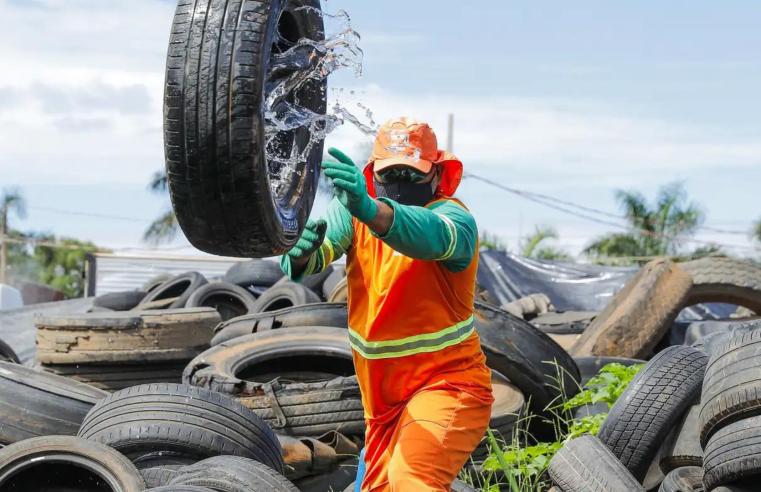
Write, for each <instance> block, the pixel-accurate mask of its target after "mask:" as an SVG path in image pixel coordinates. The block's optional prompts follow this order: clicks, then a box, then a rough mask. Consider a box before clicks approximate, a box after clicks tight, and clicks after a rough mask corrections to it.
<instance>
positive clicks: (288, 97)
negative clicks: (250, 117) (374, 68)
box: [263, 7, 378, 196]
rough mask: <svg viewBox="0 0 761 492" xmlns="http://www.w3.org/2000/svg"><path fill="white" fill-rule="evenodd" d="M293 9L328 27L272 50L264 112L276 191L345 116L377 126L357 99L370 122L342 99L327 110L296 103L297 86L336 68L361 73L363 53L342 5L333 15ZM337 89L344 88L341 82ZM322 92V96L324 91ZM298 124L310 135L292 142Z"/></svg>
mask: <svg viewBox="0 0 761 492" xmlns="http://www.w3.org/2000/svg"><path fill="white" fill-rule="evenodd" d="M296 10H297V11H298V10H309V11H311V12H314V13H317V14H318V15H320V16H322V18H323V21H324V22H325V24H326V32H325V39H324V40H322V41H315V40H311V39H306V38H302V39H300V40H298V42H296V43H295V44H293V43H290V44H291V46H290V47H289V48H288V49H287V50H286V51H284V52H282V53H275V54H273V55H272V59H271V63H270V71H269V73H268V78H267V87H266V97H265V101H264V104H263V105H264V107H263V113H264V117H265V131H264V136H265V144H266V153H267V162H268V165H269V170H270V185H271V188H272V192H273V194H275V195H276V196H277V195H278V194H279V193H278V192H279V190H280V189H281V188H287V187H288V185H289V182H290V178H291V177H292V176H295V175H299V172H298V171H297V169H298V168H299V167H300V165H301V164H302V163H303V162H305V161H306V160H307V158H308V156H309V155H310V153H311V152H312V150H313V149H314V148H315V146H316V145H318V144H319V143H320V142H322V141H323V140H324V139H325V137H326V136H327V135H328V134H329V133H331V132H332V131H334V130H335V129H336V128H338V127H339V126H341V125H343V124H344V123H345V122H349V123H350V124H352V125H354V126H356V127H357V128H358V129H359V130H360V131H361V132H362V133H364V134H365V135H375V134H376V133H377V130H378V129H377V125H376V124H375V121H374V120H373V119H372V112H371V111H370V110H369V109H367V108H366V107H364V106H362V105H361V104H359V107H360V108H361V109H363V110H365V117H367V118H368V120H369V122H370V123H369V124H363V123H362V122H361V121H360V120H359V118H357V117H356V116H354V115H353V114H351V113H350V112H349V111H348V110H347V109H345V108H344V107H342V106H341V105H340V103H336V104H335V105H334V106H333V107H332V108H331V110H330V111H328V113H327V114H325V115H320V114H318V113H316V112H314V111H311V110H309V109H307V108H305V107H304V106H302V105H300V101H299V100H298V99H299V97H298V94H299V91H300V90H302V89H304V88H309V87H310V85H309V84H315V83H319V82H320V81H323V80H325V79H326V78H327V77H329V76H330V75H331V74H333V73H335V72H336V71H338V70H341V69H348V70H350V71H352V72H353V73H354V76H355V77H357V78H359V77H361V76H362V60H363V56H364V53H363V51H362V49H361V48H360V47H359V44H360V41H361V37H360V35H359V33H357V32H356V31H354V30H353V29H352V27H351V18H350V17H349V15H348V14H347V13H346V12H345V11H343V10H341V11H339V12H338V13H336V14H335V15H331V14H327V13H325V12H323V11H320V10H319V9H315V8H314V7H300V8H298V9H296ZM278 37H280V35H279V34H278ZM281 40H282V39H281ZM322 90H324V89H322ZM339 92H340V93H343V88H340V89H339ZM351 94H352V95H354V94H355V91H353V90H352V91H351ZM320 95H321V96H322V97H325V94H324V93H323V94H320ZM302 129H304V130H307V131H308V132H309V135H310V138H309V141H308V142H307V143H306V145H301V146H299V145H295V144H290V143H291V142H293V138H294V132H295V131H301V130H302ZM302 133H303V132H302ZM289 139H290V140H289ZM283 148H288V149H290V153H289V154H288V155H283V152H282V150H279V149H283Z"/></svg>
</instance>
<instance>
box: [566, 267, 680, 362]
mask: <svg viewBox="0 0 761 492" xmlns="http://www.w3.org/2000/svg"><path fill="white" fill-rule="evenodd" d="M691 287H692V278H691V277H690V276H689V275H688V274H687V273H686V272H684V271H683V270H681V269H680V268H679V267H678V266H677V265H675V264H674V263H672V262H671V261H670V260H667V259H665V258H661V259H657V260H653V261H651V262H650V263H648V264H646V265H645V266H643V267H642V268H640V270H639V271H638V272H637V273H636V274H634V276H633V277H632V278H630V279H629V280H628V281H627V282H626V285H624V287H623V288H622V289H621V290H620V291H618V293H617V294H616V295H615V297H613V299H612V300H611V302H610V303H609V304H608V305H607V306H606V307H605V309H604V310H603V311H602V312H601V313H600V314H599V315H598V316H597V317H596V318H595V319H594V321H592V323H591V324H590V325H589V327H588V328H587V329H586V330H584V333H582V335H581V337H580V338H579V339H578V341H577V342H576V344H575V345H574V346H573V347H572V348H571V353H572V354H573V355H574V356H580V355H609V356H614V357H632V358H635V359H643V358H645V357H647V356H649V355H650V353H651V352H652V350H653V349H654V348H655V346H656V345H657V344H658V342H660V341H661V339H662V338H663V336H664V335H665V334H666V333H667V332H668V330H669V329H670V328H671V325H672V323H673V322H674V320H675V319H676V317H677V315H678V314H679V312H680V311H681V310H682V308H683V307H684V305H685V302H686V301H687V296H688V295H689V292H690V288H691Z"/></svg>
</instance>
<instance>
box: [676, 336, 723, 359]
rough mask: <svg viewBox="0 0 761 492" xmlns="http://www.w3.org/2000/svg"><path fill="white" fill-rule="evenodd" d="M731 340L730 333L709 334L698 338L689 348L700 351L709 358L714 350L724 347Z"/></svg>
mask: <svg viewBox="0 0 761 492" xmlns="http://www.w3.org/2000/svg"><path fill="white" fill-rule="evenodd" d="M731 339H732V334H731V333H709V334H708V335H706V336H704V337H701V338H699V339H698V340H697V341H696V342H694V343H693V344H692V345H690V346H691V347H692V348H694V349H698V350H700V351H701V352H703V353H704V354H706V355H707V356H708V357H711V356H712V355H713V353H714V351H715V350H717V349H718V348H719V347H722V346H724V344H726V343H727V342H728V341H730V340H731ZM685 345H686V344H685Z"/></svg>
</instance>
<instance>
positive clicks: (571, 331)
mask: <svg viewBox="0 0 761 492" xmlns="http://www.w3.org/2000/svg"><path fill="white" fill-rule="evenodd" d="M598 314H599V313H595V312H587V311H568V312H564V313H555V312H550V313H542V314H537V315H536V316H535V317H533V318H531V319H530V320H528V321H529V323H531V324H532V325H534V326H536V327H537V328H539V329H540V330H541V331H543V332H544V333H547V334H548V335H581V334H582V333H584V330H585V329H586V328H587V326H589V324H590V323H591V322H592V321H593V320H594V319H595V317H597V315H598Z"/></svg>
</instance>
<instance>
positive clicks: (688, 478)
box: [658, 466, 705, 492]
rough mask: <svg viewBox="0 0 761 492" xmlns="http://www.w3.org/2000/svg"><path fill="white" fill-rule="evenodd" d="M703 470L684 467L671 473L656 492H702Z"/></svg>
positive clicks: (697, 467) (696, 467)
mask: <svg viewBox="0 0 761 492" xmlns="http://www.w3.org/2000/svg"><path fill="white" fill-rule="evenodd" d="M704 490H705V489H704V488H703V469H702V468H700V467H699V466H684V467H681V468H677V469H675V470H673V471H671V472H670V473H669V474H668V475H666V478H664V479H663V482H662V483H661V488H659V489H658V492H703V491H704Z"/></svg>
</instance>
